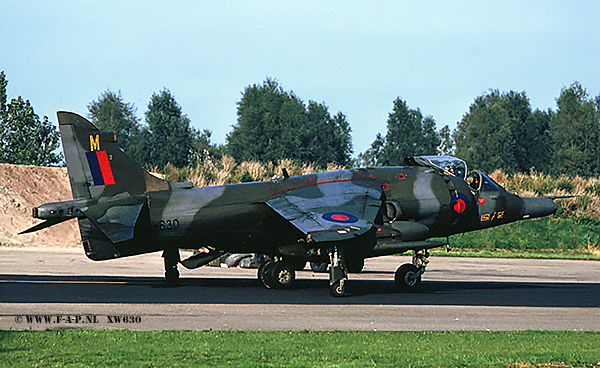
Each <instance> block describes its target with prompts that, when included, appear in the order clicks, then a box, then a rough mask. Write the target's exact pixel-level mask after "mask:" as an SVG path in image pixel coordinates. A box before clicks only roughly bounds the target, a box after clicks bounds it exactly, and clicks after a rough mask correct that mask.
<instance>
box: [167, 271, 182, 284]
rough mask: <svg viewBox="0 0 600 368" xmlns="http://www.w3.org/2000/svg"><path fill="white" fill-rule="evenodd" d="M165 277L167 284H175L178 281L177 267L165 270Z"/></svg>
mask: <svg viewBox="0 0 600 368" xmlns="http://www.w3.org/2000/svg"><path fill="white" fill-rule="evenodd" d="M165 279H166V280H167V282H168V283H169V284H176V283H178V282H179V270H178V269H177V268H171V269H167V270H165Z"/></svg>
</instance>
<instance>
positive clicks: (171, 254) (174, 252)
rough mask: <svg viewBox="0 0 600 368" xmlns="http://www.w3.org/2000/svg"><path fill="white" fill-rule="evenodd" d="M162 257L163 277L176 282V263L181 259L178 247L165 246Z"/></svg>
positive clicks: (177, 276) (177, 275)
mask: <svg viewBox="0 0 600 368" xmlns="http://www.w3.org/2000/svg"><path fill="white" fill-rule="evenodd" d="M162 257H163V258H164V260H165V279H166V280H167V282H168V283H172V284H175V283H177V282H178V281H179V270H178V269H177V264H178V263H179V261H180V260H181V259H180V258H179V249H177V248H167V249H165V250H164V252H163V254H162Z"/></svg>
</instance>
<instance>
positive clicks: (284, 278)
mask: <svg viewBox="0 0 600 368" xmlns="http://www.w3.org/2000/svg"><path fill="white" fill-rule="evenodd" d="M271 277H272V280H273V287H274V288H275V289H290V288H291V287H292V286H293V285H294V282H295V281H296V270H295V267H294V264H292V263H291V262H287V261H282V262H275V264H274V266H273V268H272V270H271Z"/></svg>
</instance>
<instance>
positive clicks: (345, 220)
mask: <svg viewBox="0 0 600 368" xmlns="http://www.w3.org/2000/svg"><path fill="white" fill-rule="evenodd" d="M321 217H323V219H325V220H327V221H331V222H339V223H342V224H352V223H354V222H357V221H358V217H356V216H354V215H351V214H349V213H345V212H327V213H326V214H324V215H323V216H321Z"/></svg>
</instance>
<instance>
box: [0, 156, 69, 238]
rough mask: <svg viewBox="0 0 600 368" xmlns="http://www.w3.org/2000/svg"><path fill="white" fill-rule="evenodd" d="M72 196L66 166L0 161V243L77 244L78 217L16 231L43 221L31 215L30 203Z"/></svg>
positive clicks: (52, 200) (63, 199)
mask: <svg viewBox="0 0 600 368" xmlns="http://www.w3.org/2000/svg"><path fill="white" fill-rule="evenodd" d="M72 198H73V196H72V194H71V186H70V184H69V177H68V175H67V169H66V168H62V167H38V166H27V165H10V164H0V246H21V247H23V246H35V247H74V246H79V244H80V243H81V237H80V235H79V227H78V226H77V220H69V221H66V222H63V223H62V224H58V225H55V226H52V227H50V228H47V229H44V230H40V231H37V232H34V233H30V234H24V235H17V234H18V233H19V232H21V231H23V230H25V229H27V228H29V227H31V226H33V225H36V224H38V223H41V222H42V221H41V220H37V219H34V218H33V217H31V209H32V208H33V207H37V206H39V205H41V204H44V203H48V202H59V201H66V200H69V199H72Z"/></svg>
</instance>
